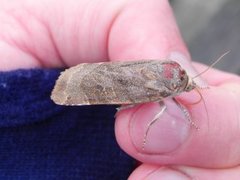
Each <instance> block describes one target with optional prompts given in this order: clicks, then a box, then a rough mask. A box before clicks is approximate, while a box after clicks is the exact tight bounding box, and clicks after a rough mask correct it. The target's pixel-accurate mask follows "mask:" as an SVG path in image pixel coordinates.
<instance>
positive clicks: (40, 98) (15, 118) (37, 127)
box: [0, 69, 135, 180]
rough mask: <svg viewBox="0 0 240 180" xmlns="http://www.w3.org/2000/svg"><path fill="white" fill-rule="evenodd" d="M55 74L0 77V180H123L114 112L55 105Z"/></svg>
mask: <svg viewBox="0 0 240 180" xmlns="http://www.w3.org/2000/svg"><path fill="white" fill-rule="evenodd" d="M59 73H60V70H58V69H33V70H16V71H11V72H0V179H34V180H38V179H87V180H92V179H93V180H94V179H103V180H104V179H106V180H108V179H114V180H118V179H119V180H120V179H127V177H128V176H129V174H130V172H131V171H132V170H133V168H134V166H135V162H134V160H133V159H131V158H130V157H129V156H127V155H126V154H125V153H124V152H123V151H122V150H120V148H119V147H118V145H117V143H116V141H115V137H114V114H115V112H116V111H115V108H116V107H114V106H79V107H69V106H68V107H67V106H58V105H55V104H54V103H53V102H52V101H51V99H50V93H51V90H52V88H53V86H54V83H55V80H56V79H57V77H58V75H59Z"/></svg>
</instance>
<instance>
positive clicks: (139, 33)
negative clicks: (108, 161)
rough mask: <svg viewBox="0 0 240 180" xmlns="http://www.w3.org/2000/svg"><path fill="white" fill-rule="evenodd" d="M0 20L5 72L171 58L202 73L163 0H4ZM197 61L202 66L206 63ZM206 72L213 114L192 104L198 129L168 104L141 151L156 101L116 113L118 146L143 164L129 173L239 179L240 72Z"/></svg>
mask: <svg viewBox="0 0 240 180" xmlns="http://www.w3.org/2000/svg"><path fill="white" fill-rule="evenodd" d="M0 24H1V26H0V27H1V31H0V39H1V41H0V47H1V48H0V58H1V61H0V68H1V70H11V69H16V68H32V67H62V66H72V65H76V64H78V63H82V62H98V61H104V60H110V61H113V60H133V59H167V58H171V59H173V60H176V61H178V62H180V63H181V65H182V66H183V67H184V68H185V69H186V70H187V71H188V73H189V75H191V76H193V75H195V74H196V72H195V71H194V69H192V67H191V65H190V63H189V59H190V57H189V54H188V51H187V48H186V47H185V45H184V43H183V41H182V39H181V37H180V34H179V31H178V28H177V26H176V24H175V20H174V18H173V15H172V11H171V8H170V7H169V5H168V2H167V1H165V0H149V1H144V0H131V1H126V0H121V1H120V0H119V1H107V0H105V1H100V0H92V1H88V0H81V1H75V0H72V1H68V2H66V1H60V0H48V1H45V0H42V1H30V0H29V1H27V0H22V1H11V2H9V1H4V0H2V1H1V2H0ZM9 59H10V60H11V61H9ZM194 66H195V67H196V68H197V69H198V70H199V71H202V70H203V69H204V68H205V67H204V66H203V65H200V64H194ZM203 78H204V79H206V80H207V81H208V83H209V84H210V85H212V86H213V87H211V88H210V89H208V90H203V91H201V93H202V95H203V97H204V100H205V101H206V106H207V111H208V114H209V117H208V119H207V116H206V111H205V109H204V106H203V105H202V103H199V104H197V105H189V106H188V108H189V110H190V112H191V114H192V116H193V120H194V121H195V122H196V123H197V124H198V126H199V127H200V130H199V131H196V130H195V129H191V127H190V126H189V124H188V122H187V121H186V120H185V119H183V117H182V116H181V112H180V114H174V113H176V112H179V110H178V109H177V108H176V107H175V105H173V104H171V102H169V104H168V105H169V107H168V112H169V113H170V114H171V115H169V116H168V115H167V113H166V114H164V115H163V116H162V117H161V119H160V120H159V121H158V122H157V123H155V124H154V126H152V128H151V134H152V135H153V136H152V135H151V134H149V136H148V141H147V145H146V149H145V151H142V150H141V148H139V147H140V146H141V145H142V144H141V143H142V140H143V135H144V131H143V129H144V128H145V127H146V124H147V123H148V122H149V121H150V120H151V118H150V117H151V116H153V115H154V113H156V112H158V111H159V106H158V104H156V103H149V104H144V105H140V107H139V106H137V107H135V108H132V109H128V110H125V111H122V112H120V113H119V114H118V117H117V120H116V137H117V140H118V142H119V144H120V146H121V147H122V148H123V149H124V150H125V151H126V152H127V153H128V154H130V155H131V156H133V157H134V158H136V159H137V160H140V161H142V162H143V165H142V166H140V167H139V168H137V169H136V170H135V171H134V172H133V174H132V175H131V179H143V178H144V177H145V179H153V178H156V179H158V178H160V177H161V178H166V177H170V176H175V177H179V178H180V177H183V178H185V179H187V178H193V177H194V178H200V179H201V178H202V179H211V178H212V177H213V176H214V177H221V178H222V179H224V178H225V177H228V178H230V179H234V178H235V179H238V178H239V176H240V173H239V172H240V171H239V166H238V165H239V162H240V158H239V154H240V142H239V141H240V138H239V136H240V133H239V125H238V124H239V114H238V111H239V108H240V107H239V106H240V104H239V102H238V100H239V97H240V80H239V77H237V76H234V75H231V74H228V73H224V72H220V71H217V70H209V72H208V73H206V74H205V75H203ZM196 98H198V97H196V95H195V93H194V92H191V93H190V94H188V96H186V95H181V96H180V97H179V101H181V102H184V103H185V104H191V103H192V102H194V101H196ZM167 103H168V102H167ZM175 110H176V111H175ZM136 111H137V113H136ZM175 116H180V119H175V118H174V117H175ZM131 118H134V119H131ZM135 120H136V121H135ZM133 122H134V123H133ZM135 122H136V123H135ZM154 130H155V131H154ZM163 131H165V133H163V134H162V132H163ZM149 163H151V164H153V165H147V164H149ZM213 168H214V170H213Z"/></svg>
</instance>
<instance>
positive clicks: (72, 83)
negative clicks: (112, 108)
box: [51, 60, 196, 105]
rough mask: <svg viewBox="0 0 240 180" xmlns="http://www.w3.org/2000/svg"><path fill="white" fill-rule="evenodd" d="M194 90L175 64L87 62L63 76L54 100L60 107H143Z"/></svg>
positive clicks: (188, 79) (168, 62) (53, 92)
mask: <svg viewBox="0 0 240 180" xmlns="http://www.w3.org/2000/svg"><path fill="white" fill-rule="evenodd" d="M194 88H196V83H195V82H194V81H193V80H192V78H191V77H190V76H188V75H187V73H186V71H185V70H184V69H183V68H182V67H181V66H180V65H179V64H178V63H177V62H175V61H159V60H144V61H128V62H102V63H83V64H79V65H77V66H75V67H72V68H69V69H67V70H65V71H64V72H63V73H61V75H60V77H59V78H58V80H57V82H56V85H55V87H54V89H53V91H52V95H51V98H52V100H53V101H54V102H55V103H56V104H60V105H93V104H139V103H146V102H154V101H161V100H162V99H164V98H166V97H174V96H176V95H178V94H180V93H182V92H184V91H191V90H192V89H194Z"/></svg>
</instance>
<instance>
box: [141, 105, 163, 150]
mask: <svg viewBox="0 0 240 180" xmlns="http://www.w3.org/2000/svg"><path fill="white" fill-rule="evenodd" d="M158 103H159V105H160V107H162V109H161V111H160V112H159V113H157V114H156V115H155V116H154V118H153V119H152V120H151V121H150V122H149V123H148V125H147V130H146V131H145V134H144V137H143V144H142V150H144V148H145V145H146V143H147V136H148V132H149V130H150V128H151V126H152V125H153V124H154V123H155V122H157V120H158V119H159V118H160V116H161V115H162V114H163V113H164V111H165V110H166V109H167V106H166V105H165V104H164V102H163V101H159V102H158Z"/></svg>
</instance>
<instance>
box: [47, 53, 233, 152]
mask: <svg viewBox="0 0 240 180" xmlns="http://www.w3.org/2000/svg"><path fill="white" fill-rule="evenodd" d="M228 53H229V52H226V53H224V54H223V55H222V56H220V57H219V58H218V59H217V60H216V61H215V62H214V63H213V64H212V65H211V66H210V67H208V68H207V69H206V70H204V71H203V72H201V73H199V74H198V75H197V76H195V77H190V76H189V75H188V74H187V72H186V71H185V70H184V69H183V68H182V67H181V65H180V64H178V63H177V62H175V61H171V60H165V61H159V60H141V61H124V62H101V63H82V64H79V65H77V66H74V67H71V68H69V69H67V70H65V71H64V72H63V73H61V75H60V76H59V78H58V80H57V81H56V84H55V87H54V89H53V91H52V94H51V99H52V100H53V101H54V102H55V103H56V104H59V105H70V106H74V105H96V104H118V105H120V104H122V105H130V107H131V105H135V104H140V103H147V102H159V104H160V106H161V107H162V110H161V111H160V112H159V113H157V114H156V116H155V117H154V118H153V119H152V120H151V121H150V122H149V124H148V125H147V128H146V131H145V134H144V139H143V145H142V149H143V150H144V147H145V144H146V142H147V135H148V132H149V130H150V127H151V126H152V125H153V124H154V123H155V122H156V121H157V120H158V119H159V117H160V116H161V115H162V113H163V112H164V111H165V109H166V106H165V105H164V103H163V102H162V100H163V99H164V98H169V97H172V98H173V100H174V101H175V103H176V104H177V105H178V106H179V108H180V109H181V110H182V112H183V113H184V115H185V117H186V119H187V120H188V121H189V122H190V124H191V125H192V126H194V127H195V128H196V129H198V127H197V126H196V125H195V123H194V122H193V121H192V119H191V116H190V113H189V111H188V110H187V109H186V108H185V106H184V105H182V104H181V103H179V102H178V101H177V100H176V99H175V98H174V97H175V96H177V95H179V94H181V93H182V92H188V91H191V90H193V89H195V88H197V89H198V88H200V87H198V86H197V84H196V83H195V82H194V78H196V77H198V76H200V75H201V74H203V73H204V72H206V71H207V70H208V69H209V68H211V67H212V66H214V65H215V64H216V63H217V62H218V61H220V59H222V57H223V56H225V55H226V54H228ZM200 96H201V94H200ZM201 98H202V96H201ZM203 102H204V106H205V109H206V105H205V101H203ZM127 107H129V106H127ZM206 112H207V110H206ZM207 117H208V114H207Z"/></svg>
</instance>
